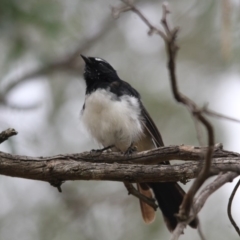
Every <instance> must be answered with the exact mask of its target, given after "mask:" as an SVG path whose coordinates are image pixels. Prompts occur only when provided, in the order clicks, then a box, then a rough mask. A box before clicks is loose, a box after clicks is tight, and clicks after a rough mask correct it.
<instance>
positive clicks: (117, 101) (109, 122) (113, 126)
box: [82, 89, 143, 152]
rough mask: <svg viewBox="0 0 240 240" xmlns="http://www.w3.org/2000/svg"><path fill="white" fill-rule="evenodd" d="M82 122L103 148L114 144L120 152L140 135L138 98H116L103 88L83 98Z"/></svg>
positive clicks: (141, 131) (141, 130) (141, 128)
mask: <svg viewBox="0 0 240 240" xmlns="http://www.w3.org/2000/svg"><path fill="white" fill-rule="evenodd" d="M82 121H83V123H84V124H85V126H86V127H87V129H88V130H89V132H90V134H91V135H92V136H93V137H94V138H95V139H96V140H97V141H98V142H99V143H101V144H102V145H103V146H104V147H108V146H110V145H114V146H115V147H116V148H117V149H119V150H121V151H122V152H124V151H126V150H127V148H128V147H130V145H131V144H132V143H134V142H136V141H137V140H138V139H139V138H140V137H141V136H142V134H143V127H142V124H141V110H140V106H139V101H138V99H137V98H135V97H133V96H122V97H120V98H117V97H116V96H115V95H114V94H113V93H111V92H109V91H108V90H105V89H99V90H97V91H95V92H93V93H91V94H90V95H86V99H85V109H84V110H83V112H82Z"/></svg>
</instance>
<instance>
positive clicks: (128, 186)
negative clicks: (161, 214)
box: [124, 182, 158, 211]
mask: <svg viewBox="0 0 240 240" xmlns="http://www.w3.org/2000/svg"><path fill="white" fill-rule="evenodd" d="M124 186H125V187H126V189H127V190H128V194H132V195H133V196H135V197H137V198H139V199H141V200H142V201H144V202H145V203H147V204H148V205H149V206H151V207H152V208H153V209H154V210H155V211H156V210H157V208H158V205H157V204H156V203H155V200H154V199H153V198H148V197H146V196H145V195H143V194H141V193H140V192H139V191H138V190H137V189H136V188H135V187H134V186H133V185H132V184H131V183H129V182H124Z"/></svg>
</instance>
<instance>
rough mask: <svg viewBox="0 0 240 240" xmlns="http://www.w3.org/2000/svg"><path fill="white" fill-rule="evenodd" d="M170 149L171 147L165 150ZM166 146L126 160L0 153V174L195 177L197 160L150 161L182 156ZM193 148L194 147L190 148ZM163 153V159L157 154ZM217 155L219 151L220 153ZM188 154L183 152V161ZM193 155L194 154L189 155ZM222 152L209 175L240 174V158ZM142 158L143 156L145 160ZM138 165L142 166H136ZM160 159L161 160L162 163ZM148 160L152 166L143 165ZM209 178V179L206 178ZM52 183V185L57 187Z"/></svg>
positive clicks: (137, 178) (132, 178)
mask: <svg viewBox="0 0 240 240" xmlns="http://www.w3.org/2000/svg"><path fill="white" fill-rule="evenodd" d="M169 148H170V150H171V149H172V147H169ZM167 149H168V147H164V148H159V149H158V150H159V152H158V153H157V152H156V150H155V149H153V150H151V151H147V152H143V153H138V154H133V155H132V156H130V157H126V156H124V155H122V154H117V153H103V154H101V155H100V156H97V155H96V154H95V155H94V154H92V153H91V152H90V153H87V152H85V153H80V154H66V155H57V156H51V157H27V156H19V155H12V154H7V153H3V152H0V174H1V175H6V176H11V177H20V178H26V179H32V180H41V181H46V182H50V183H51V184H52V185H53V183H57V184H60V183H61V182H62V181H67V180H108V181H120V182H175V181H181V180H185V181H186V180H188V179H192V178H196V177H197V176H198V174H199V171H200V168H201V167H200V166H199V161H201V160H199V158H196V159H195V161H194V162H188V163H184V164H176V165H159V164H158V165H156V164H155V163H154V161H153V160H152V161H151V159H156V158H157V157H159V159H162V160H163V156H168V155H169V156H170V158H174V159H178V156H184V155H181V154H179V152H176V153H175V156H174V153H172V152H171V151H169V152H168V151H167ZM193 149H194V148H193ZM161 152H162V153H163V156H162V154H161ZM220 152H221V151H220ZM191 155H192V154H191V152H189V153H188V156H187V153H185V156H184V157H182V158H186V159H187V161H189V160H190V158H191V157H190V156H191ZM193 155H194V154H193ZM227 155H228V157H224V156H226V153H225V152H222V154H219V151H217V152H216V156H222V157H217V158H214V159H213V163H212V166H211V168H210V175H217V174H219V173H220V172H222V171H224V172H226V171H232V172H236V173H240V156H239V155H238V156H235V153H232V154H230V153H228V154H227ZM145 156H146V157H145ZM139 160H140V162H142V163H144V164H139ZM162 160H161V161H162ZM147 161H150V162H152V163H154V164H153V165H147V164H145V162H147ZM210 175H209V176H210ZM57 184H55V185H54V186H59V185H57Z"/></svg>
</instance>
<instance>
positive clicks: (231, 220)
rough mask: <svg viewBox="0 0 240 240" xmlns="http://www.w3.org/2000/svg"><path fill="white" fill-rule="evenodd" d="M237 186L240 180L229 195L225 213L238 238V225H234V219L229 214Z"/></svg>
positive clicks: (230, 213) (239, 232) (239, 231)
mask: <svg viewBox="0 0 240 240" xmlns="http://www.w3.org/2000/svg"><path fill="white" fill-rule="evenodd" d="M239 185H240V179H239V180H238V182H237V184H236V186H235V187H234V189H233V191H232V194H231V196H230V198H229V201H228V207H227V213H228V217H229V220H230V222H231V223H232V225H233V227H234V228H235V230H236V232H237V233H238V235H239V236H240V229H239V227H238V225H237V224H236V222H235V221H234V219H233V217H232V212H231V208H232V201H233V198H234V196H235V193H236V192H237V189H238V187H239Z"/></svg>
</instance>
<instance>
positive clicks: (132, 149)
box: [124, 145, 137, 156]
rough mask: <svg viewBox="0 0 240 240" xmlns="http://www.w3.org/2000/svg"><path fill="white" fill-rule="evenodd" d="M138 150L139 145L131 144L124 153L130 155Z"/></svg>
mask: <svg viewBox="0 0 240 240" xmlns="http://www.w3.org/2000/svg"><path fill="white" fill-rule="evenodd" d="M136 151H137V147H136V146H133V145H131V146H130V147H129V148H128V149H127V151H126V152H125V153H124V155H127V156H129V155H132V154H133V153H134V152H136Z"/></svg>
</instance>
